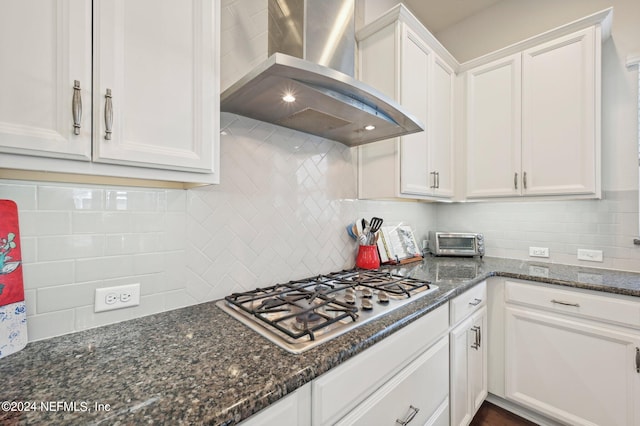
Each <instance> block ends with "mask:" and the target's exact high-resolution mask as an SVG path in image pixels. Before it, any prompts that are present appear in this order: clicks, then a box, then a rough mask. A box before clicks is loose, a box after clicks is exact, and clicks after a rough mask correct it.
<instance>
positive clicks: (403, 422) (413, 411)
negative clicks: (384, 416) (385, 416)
mask: <svg viewBox="0 0 640 426" xmlns="http://www.w3.org/2000/svg"><path fill="white" fill-rule="evenodd" d="M418 411H420V409H419V408H416V407H414V406H413V405H410V406H409V414H407V417H406V418H405V419H404V420H400V419H396V423H398V424H400V425H402V426H407V425H408V424H409V422H410V421H411V420H413V418H414V417H415V416H416V414H418Z"/></svg>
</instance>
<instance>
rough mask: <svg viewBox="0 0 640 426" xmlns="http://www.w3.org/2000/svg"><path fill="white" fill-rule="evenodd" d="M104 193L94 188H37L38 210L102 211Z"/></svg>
mask: <svg viewBox="0 0 640 426" xmlns="http://www.w3.org/2000/svg"><path fill="white" fill-rule="evenodd" d="M103 207H104V191H103V190H102V189H95V188H74V187H68V186H39V187H38V209H39V210H65V211H67V210H102V209H103Z"/></svg>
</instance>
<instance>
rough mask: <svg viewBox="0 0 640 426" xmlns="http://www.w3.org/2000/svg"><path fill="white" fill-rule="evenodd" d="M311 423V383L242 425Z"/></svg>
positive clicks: (269, 425)
mask: <svg viewBox="0 0 640 426" xmlns="http://www.w3.org/2000/svg"><path fill="white" fill-rule="evenodd" d="M310 424H311V383H307V384H306V385H304V386H302V387H301V388H298V389H297V390H296V391H295V392H293V393H290V394H289V395H287V396H285V397H284V398H283V399H281V400H280V401H278V402H276V403H275V404H272V405H270V406H269V408H267V409H265V410H262V411H260V412H259V413H257V414H254V415H253V416H251V417H249V418H248V419H247V420H245V421H244V422H242V423H241V425H242V426H309V425H310Z"/></svg>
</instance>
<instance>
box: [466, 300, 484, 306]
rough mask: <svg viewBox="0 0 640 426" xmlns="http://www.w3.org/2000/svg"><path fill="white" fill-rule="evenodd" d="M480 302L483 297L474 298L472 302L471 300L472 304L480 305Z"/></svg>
mask: <svg viewBox="0 0 640 426" xmlns="http://www.w3.org/2000/svg"><path fill="white" fill-rule="evenodd" d="M480 303H482V299H473V300H472V301H471V302H469V304H470V305H471V306H478V305H479V304H480Z"/></svg>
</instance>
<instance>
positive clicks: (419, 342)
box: [311, 305, 449, 425]
mask: <svg viewBox="0 0 640 426" xmlns="http://www.w3.org/2000/svg"><path fill="white" fill-rule="evenodd" d="M448 326H449V307H448V305H443V306H441V307H439V308H438V309H436V310H434V311H433V312H430V313H428V314H427V315H425V316H424V317H422V318H420V319H418V320H417V321H415V322H414V323H412V324H410V325H408V326H407V327H405V328H403V329H402V330H399V331H398V332H397V333H394V334H393V335H391V336H389V337H387V338H386V339H384V340H383V341H381V342H379V343H376V344H375V345H374V346H373V347H371V348H369V349H367V350H366V351H364V352H362V353H361V354H359V355H358V356H356V357H354V358H352V359H350V360H349V361H347V362H345V363H343V364H342V365H340V366H338V367H336V368H334V369H333V370H331V371H329V372H327V373H326V374H324V375H323V376H321V377H319V378H317V379H315V380H314V381H313V382H312V390H311V393H312V395H313V398H312V410H311V412H312V417H313V421H312V423H313V424H314V425H326V424H333V423H335V422H336V421H337V420H338V419H340V418H341V417H343V416H344V415H345V414H347V413H348V412H349V411H350V410H352V409H353V408H354V407H356V406H357V405H358V404H359V403H360V402H361V401H363V400H364V399H365V398H367V397H368V396H369V395H371V394H372V393H373V392H375V390H376V389H378V388H379V387H381V386H383V385H384V384H385V383H386V382H387V381H388V380H390V379H391V378H392V377H393V375H394V374H396V373H397V372H398V371H400V370H401V369H402V368H403V367H405V366H406V365H407V364H408V363H409V362H410V361H411V360H413V359H414V358H415V357H416V356H418V355H419V354H420V353H421V352H423V351H424V350H426V349H427V348H428V347H429V346H431V345H432V344H433V342H435V341H436V340H437V339H438V338H439V337H441V336H442V335H444V334H445V333H446V332H447V330H448ZM447 365H448V364H447ZM447 374H448V368H447ZM392 424H393V423H392Z"/></svg>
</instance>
